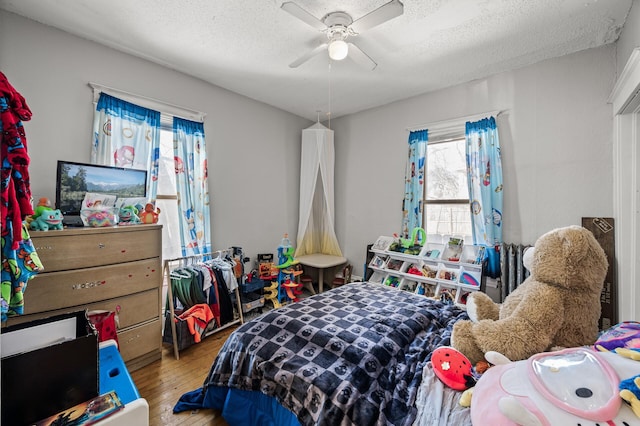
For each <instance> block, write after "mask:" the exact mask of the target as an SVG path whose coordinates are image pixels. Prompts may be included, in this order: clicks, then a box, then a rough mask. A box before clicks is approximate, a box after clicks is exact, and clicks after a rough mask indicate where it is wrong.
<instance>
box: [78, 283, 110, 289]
mask: <svg viewBox="0 0 640 426" xmlns="http://www.w3.org/2000/svg"><path fill="white" fill-rule="evenodd" d="M106 283H107V282H106V281H89V282H86V283H80V284H73V285H72V286H71V288H72V289H73V290H82V289H86V288H95V287H99V286H101V285H103V284H106Z"/></svg>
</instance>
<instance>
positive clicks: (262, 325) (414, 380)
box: [174, 283, 471, 426]
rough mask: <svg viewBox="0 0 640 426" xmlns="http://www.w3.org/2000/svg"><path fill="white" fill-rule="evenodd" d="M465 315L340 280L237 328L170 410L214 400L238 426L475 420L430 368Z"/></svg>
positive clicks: (213, 404)
mask: <svg viewBox="0 0 640 426" xmlns="http://www.w3.org/2000/svg"><path fill="white" fill-rule="evenodd" d="M467 318H468V317H467V315H466V312H465V311H464V310H463V309H461V308H459V307H457V306H455V305H449V304H444V303H441V302H439V301H435V300H432V299H428V298H426V297H424V296H419V295H414V294H412V293H408V292H404V291H399V290H397V289H395V288H390V287H386V286H383V285H380V284H371V283H351V284H348V285H344V286H341V287H338V288H336V289H332V290H330V291H327V292H324V293H321V294H318V295H315V296H311V297H309V298H306V299H303V300H301V301H299V302H296V303H292V304H289V305H286V306H284V307H282V308H279V309H276V310H273V311H270V312H267V313H265V314H263V315H261V316H260V317H258V318H255V319H253V320H251V321H250V322H247V323H245V324H244V325H242V326H240V327H239V328H238V329H237V330H235V331H234V332H233V333H232V334H231V335H230V336H229V338H228V339H227V341H226V342H225V343H224V345H223V347H222V349H221V350H220V352H219V354H218V356H217V357H216V359H215V360H214V362H213V365H212V366H211V369H210V371H209V374H208V376H207V378H206V379H205V381H204V384H203V386H202V387H201V388H199V389H196V390H193V391H191V392H187V393H186V394H184V395H182V397H181V398H180V400H179V401H178V403H177V404H176V406H175V407H174V412H181V411H185V410H193V409H199V408H215V409H218V410H221V411H222V415H223V417H224V418H225V420H226V421H227V422H228V423H229V424H231V425H234V426H237V425H257V424H263V425H269V424H272V425H278V426H283V425H291V426H294V425H332V426H334V425H350V424H355V425H359V426H361V425H412V424H414V423H415V424H420V425H427V424H434V425H437V424H439V423H440V424H457V425H465V424H471V422H470V420H469V413H468V409H465V408H462V407H461V406H459V404H458V398H459V392H455V391H453V390H451V389H449V388H446V387H444V386H442V384H441V383H440V382H439V381H438V380H437V379H436V378H435V377H434V375H433V374H432V370H431V366H430V356H431V352H432V351H433V349H435V348H437V347H439V346H443V345H449V344H450V336H451V329H452V327H453V324H454V323H455V322H456V321H458V320H461V319H467ZM452 419H455V423H452V422H451V421H452Z"/></svg>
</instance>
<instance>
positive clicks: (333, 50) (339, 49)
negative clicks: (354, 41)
mask: <svg viewBox="0 0 640 426" xmlns="http://www.w3.org/2000/svg"><path fill="white" fill-rule="evenodd" d="M348 54H349V45H348V44H347V42H346V41H344V40H333V41H332V42H331V43H329V57H330V58H331V59H333V60H334V61H341V60H343V59H344V58H346V57H347V55H348Z"/></svg>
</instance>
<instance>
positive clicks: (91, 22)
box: [0, 0, 632, 120]
mask: <svg viewBox="0 0 640 426" xmlns="http://www.w3.org/2000/svg"><path fill="white" fill-rule="evenodd" d="M292 1H294V2H295V3H296V4H297V5H298V6H300V7H301V8H303V9H305V10H306V11H308V12H309V13H310V14H312V15H314V16H315V17H317V18H318V19H321V18H323V17H324V16H325V15H326V14H328V13H330V12H335V11H343V12H346V13H348V14H349V15H351V17H352V18H353V19H354V20H357V19H358V18H360V17H362V16H364V15H366V14H367V13H369V12H371V11H372V10H375V9H377V8H378V7H380V6H382V5H383V4H385V3H386V2H387V1H388V0H368V1H364V0H360V1H358V0H342V1H339V0H326V1H321V2H320V1H314V0H292ZM402 2H403V4H404V13H403V14H402V15H401V16H399V17H396V18H394V19H392V20H389V21H387V22H385V23H383V24H381V25H378V26H376V27H373V28H370V29H368V30H366V31H364V32H362V34H359V35H357V36H355V37H353V38H351V39H350V40H352V41H354V42H356V43H357V44H358V46H359V47H360V48H361V49H362V50H363V51H364V52H366V53H367V54H368V55H369V56H370V57H371V58H372V59H373V60H374V61H375V62H376V63H377V64H378V65H377V67H376V68H375V69H374V70H373V71H371V70H368V69H366V68H364V67H362V66H360V65H359V64H357V63H356V62H354V61H353V60H352V58H351V57H347V58H346V59H345V60H343V61H333V62H330V61H329V59H328V55H327V54H326V52H323V53H321V54H319V55H317V56H314V57H313V58H312V59H310V60H309V61H307V62H305V63H303V64H302V65H300V66H299V67H297V68H290V67H289V64H290V63H292V62H293V61H294V60H296V59H298V58H299V57H300V56H302V55H304V54H305V53H306V52H308V51H309V50H311V49H313V48H314V47H316V46H318V45H319V44H320V43H321V42H323V41H326V36H325V35H324V34H323V33H322V32H320V31H318V30H317V29H315V28H313V27H311V26H310V25H308V24H306V23H304V22H302V21H300V20H299V19H297V18H295V17H294V16H292V15H291V14H289V13H287V12H285V11H284V10H282V9H281V8H280V6H281V4H282V0H180V1H178V0H165V1H160V0H136V1H131V0H0V8H2V9H5V10H8V11H10V12H13V13H17V14H19V15H22V16H25V17H28V18H31V19H33V20H35V21H38V22H41V23H44V24H47V25H51V26H53V27H56V28H59V29H61V30H64V31H67V32H69V33H72V34H75V35H78V36H81V37H84V38H87V39H89V40H93V41H96V42H98V43H101V44H104V45H107V46H110V47H112V48H115V49H118V50H121V51H124V52H127V53H130V54H133V55H136V56H140V57H143V58H146V59H148V60H150V61H153V62H156V63H159V64H162V65H165V66H168V67H170V68H173V69H176V70H179V71H182V72H184V73H186V74H190V75H192V76H195V77H198V78H200V79H202V80H205V81H208V82H210V83H212V84H215V85H217V86H220V87H224V88H226V89H228V90H231V91H233V92H236V93H240V94H242V95H245V96H247V97H250V98H253V99H256V100H258V101H262V102H264V103H267V104H270V105H273V106H276V107H278V108H281V109H283V110H286V111H289V112H291V113H294V114H296V115H299V116H302V117H307V118H309V119H312V120H315V119H316V116H317V111H321V115H322V116H321V118H323V117H324V116H325V115H326V114H327V113H328V112H329V111H330V112H331V116H332V117H333V118H336V117H340V116H342V115H346V114H350V113H354V112H358V111H362V110H365V109H368V108H372V107H376V106H380V105H384V104H386V103H389V102H392V101H396V100H400V99H405V98H408V97H412V96H415V95H418V94H421V93H425V92H429V91H433V90H437V89H441V88H444V87H448V86H451V85H454V84H458V83H463V82H467V81H471V80H474V79H477V78H481V77H485V76H488V75H491V74H495V73H497V72H502V71H506V70H509V69H514V68H519V67H522V66H525V65H529V64H532V63H535V62H538V61H541V60H543V59H548V58H553V57H557V56H561V55H566V54H569V53H573V52H576V51H579V50H584V49H588V48H592V47H596V46H600V45H603V44H608V43H612V42H614V41H615V40H616V39H617V38H618V35H619V33H620V31H621V29H622V26H623V25H624V22H625V19H626V16H627V13H628V12H629V9H630V8H631V3H632V0H428V1H427V0H404V1H402ZM96 23H99V25H97V24H96Z"/></svg>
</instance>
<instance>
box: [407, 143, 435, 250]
mask: <svg viewBox="0 0 640 426" xmlns="http://www.w3.org/2000/svg"><path fill="white" fill-rule="evenodd" d="M428 139H429V135H428V132H427V130H417V131H414V132H411V133H409V155H408V158H407V168H406V171H405V179H404V201H403V203H402V235H403V237H404V238H408V237H409V234H410V233H411V231H412V230H413V229H415V228H422V196H423V194H424V168H425V164H426V159H427V141H428Z"/></svg>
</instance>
